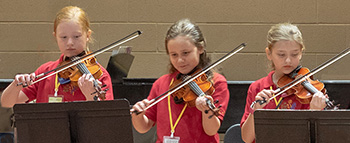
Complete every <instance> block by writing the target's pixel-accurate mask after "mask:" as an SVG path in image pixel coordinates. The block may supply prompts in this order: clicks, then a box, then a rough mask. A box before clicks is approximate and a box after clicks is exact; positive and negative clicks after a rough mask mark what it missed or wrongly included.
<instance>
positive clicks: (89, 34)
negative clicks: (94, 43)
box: [86, 30, 91, 41]
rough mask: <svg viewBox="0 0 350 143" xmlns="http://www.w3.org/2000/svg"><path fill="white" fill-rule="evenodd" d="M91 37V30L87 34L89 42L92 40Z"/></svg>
mask: <svg viewBox="0 0 350 143" xmlns="http://www.w3.org/2000/svg"><path fill="white" fill-rule="evenodd" d="M90 36H91V30H88V32H87V33H86V38H87V39H86V40H87V41H89V40H90Z"/></svg>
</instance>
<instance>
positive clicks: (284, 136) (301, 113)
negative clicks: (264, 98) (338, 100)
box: [254, 109, 350, 143]
mask: <svg viewBox="0 0 350 143" xmlns="http://www.w3.org/2000/svg"><path fill="white" fill-rule="evenodd" d="M254 122H255V136H256V142H257V143H265V142H269V143H273V142H276V143H277V142H278V143H280V142H283V143H330V142H332V143H335V142H342V143H344V142H350V110H325V111H311V110H272V109H271V110H256V111H255V112H254Z"/></svg>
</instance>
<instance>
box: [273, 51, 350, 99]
mask: <svg viewBox="0 0 350 143" xmlns="http://www.w3.org/2000/svg"><path fill="white" fill-rule="evenodd" d="M349 53H350V48H346V49H345V50H343V51H342V52H340V53H339V54H337V55H335V56H334V57H332V58H331V59H329V60H327V61H326V62H324V63H322V64H321V65H320V66H317V67H316V68H315V69H313V70H311V71H310V72H309V73H307V74H305V75H303V76H301V77H299V78H297V79H295V80H294V81H293V84H291V85H290V84H287V85H288V87H286V86H283V88H278V89H276V90H275V91H274V92H276V93H277V92H278V93H277V94H275V96H273V97H271V98H270V99H269V101H270V100H272V99H274V98H276V97H277V96H279V95H281V94H282V93H284V92H285V91H287V90H288V89H290V88H292V87H294V86H295V85H297V84H299V83H300V82H302V81H304V80H306V79H307V78H309V77H310V76H312V75H314V74H316V73H318V72H319V71H321V70H323V69H324V68H326V67H328V66H329V65H331V64H333V63H334V62H336V61H338V60H339V59H341V58H343V57H344V56H346V55H348V54H349ZM281 89H283V90H282V91H281Z"/></svg>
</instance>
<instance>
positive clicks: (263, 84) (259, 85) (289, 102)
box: [241, 71, 309, 127]
mask: <svg viewBox="0 0 350 143" xmlns="http://www.w3.org/2000/svg"><path fill="white" fill-rule="evenodd" d="M273 73H274V71H271V72H270V73H269V75H268V76H266V77H263V78H261V79H259V80H257V81H255V82H253V83H252V84H251V85H250V86H249V89H248V93H247V99H246V105H245V111H244V114H243V117H242V119H241V127H242V125H243V124H244V122H245V121H246V120H247V118H248V116H249V114H250V113H251V112H252V109H251V108H250V105H251V104H252V103H253V102H254V101H255V96H256V95H257V94H258V93H259V92H260V91H262V90H263V89H270V87H272V89H273V90H276V89H277V87H276V85H275V84H274V83H273V81H272V75H273ZM282 96H283V95H282ZM280 98H282V97H281V96H277V97H276V98H275V99H276V100H277V102H278V101H279V100H280ZM276 106H277V105H276V102H275V100H274V99H272V100H271V101H270V102H269V104H267V105H266V106H265V107H264V108H263V109H275V108H276ZM279 108H280V109H309V104H301V103H300V102H299V100H298V99H297V98H296V96H295V95H290V96H287V97H284V99H283V100H282V101H281V105H280V107H279Z"/></svg>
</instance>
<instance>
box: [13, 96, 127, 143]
mask: <svg viewBox="0 0 350 143" xmlns="http://www.w3.org/2000/svg"><path fill="white" fill-rule="evenodd" d="M13 110H14V119H15V126H16V128H17V141H18V142H19V143H22V142H25V143H47V142H50V143H56V142H57V143H71V142H74V143H90V142H91V143H97V142H103V143H109V142H110V143H116V142H123V143H132V142H133V137H132V124H131V115H130V106H129V102H128V101H127V100H125V99H118V100H111V101H87V102H86V101H84V102H66V103H36V104H16V105H15V106H14V108H13Z"/></svg>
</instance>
